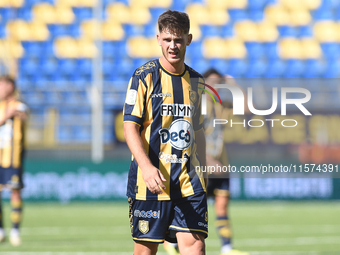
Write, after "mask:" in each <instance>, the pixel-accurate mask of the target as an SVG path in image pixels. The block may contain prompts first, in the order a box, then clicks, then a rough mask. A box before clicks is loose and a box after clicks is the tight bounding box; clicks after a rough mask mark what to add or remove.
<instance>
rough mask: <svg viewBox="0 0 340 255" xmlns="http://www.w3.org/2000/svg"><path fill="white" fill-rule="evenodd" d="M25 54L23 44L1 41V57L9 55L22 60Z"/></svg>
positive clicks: (6, 40) (9, 40)
mask: <svg viewBox="0 0 340 255" xmlns="http://www.w3.org/2000/svg"><path fill="white" fill-rule="evenodd" d="M24 53H25V50H24V48H23V47H22V45H21V43H20V42H18V41H17V40H13V39H5V40H0V55H1V57H4V56H6V55H9V56H10V57H12V58H22V57H23V55H24Z"/></svg>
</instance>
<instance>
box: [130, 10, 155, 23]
mask: <svg viewBox="0 0 340 255" xmlns="http://www.w3.org/2000/svg"><path fill="white" fill-rule="evenodd" d="M150 20H151V13H150V11H149V9H148V8H136V7H132V8H131V9H130V23H131V24H135V25H145V24H147V23H149V21H150Z"/></svg>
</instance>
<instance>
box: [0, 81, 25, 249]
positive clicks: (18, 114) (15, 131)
mask: <svg viewBox="0 0 340 255" xmlns="http://www.w3.org/2000/svg"><path fill="white" fill-rule="evenodd" d="M27 111H28V108H27V106H26V105H25V104H23V103H22V102H20V101H18V99H17V93H16V89H15V81H14V79H12V78H11V77H9V76H1V77H0V189H3V188H8V189H11V205H12V212H11V215H10V218H11V221H12V230H11V232H10V239H9V240H10V242H11V244H12V245H14V246H18V245H20V244H21V239H20V234H19V225H20V222H21V214H22V200H21V194H20V190H21V189H22V188H23V182H22V158H23V146H24V124H25V120H26V118H27ZM0 194H1V193H0ZM0 199H1V197H0ZM0 202H1V200H0ZM4 240H5V231H4V227H3V214H2V208H1V203H0V242H3V241H4Z"/></svg>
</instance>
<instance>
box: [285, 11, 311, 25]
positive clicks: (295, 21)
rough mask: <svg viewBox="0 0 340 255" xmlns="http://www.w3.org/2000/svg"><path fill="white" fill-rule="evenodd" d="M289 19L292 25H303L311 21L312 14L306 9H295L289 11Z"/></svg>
mask: <svg viewBox="0 0 340 255" xmlns="http://www.w3.org/2000/svg"><path fill="white" fill-rule="evenodd" d="M290 20H291V24H292V25H294V26H305V25H308V24H309V23H310V22H311V21H312V16H311V15H310V12H309V11H308V10H302V9H295V10H292V11H291V12H290Z"/></svg>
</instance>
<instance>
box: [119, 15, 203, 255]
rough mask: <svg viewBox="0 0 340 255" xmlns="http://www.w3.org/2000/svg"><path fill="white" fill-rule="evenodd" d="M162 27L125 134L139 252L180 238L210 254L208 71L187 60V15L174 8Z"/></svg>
mask: <svg viewBox="0 0 340 255" xmlns="http://www.w3.org/2000/svg"><path fill="white" fill-rule="evenodd" d="M158 29H159V34H158V35H157V40H158V44H159V45H160V46H161V49H162V54H163V56H162V57H161V58H160V59H156V60H152V61H149V62H148V63H146V64H145V65H143V66H142V67H140V68H138V69H137V70H136V71H135V73H134V75H133V76H132V78H131V79H130V83H129V87H128V91H127V97H126V101H125V106H124V136H125V139H126V142H127V144H128V146H129V148H130V150H131V153H132V155H133V159H132V162H131V166H130V171H129V177H128V191H127V196H128V197H129V204H130V212H129V213H130V227H131V232H132V237H133V240H134V241H135V247H134V254H135V255H140V254H143V255H151V254H156V252H157V249H158V244H159V243H163V242H164V240H165V239H166V240H168V241H171V242H176V241H178V245H179V250H180V252H181V254H185V255H191V254H192V255H203V254H205V241H204V239H205V238H206V237H207V236H208V211H207V197H206V180H205V179H204V177H203V174H202V173H201V172H198V173H195V169H196V166H204V167H205V166H206V164H205V163H206V162H205V161H206V159H205V158H206V155H205V153H206V149H205V136H204V131H203V121H204V118H203V116H202V115H201V111H200V110H199V109H201V107H200V102H201V94H202V91H203V85H202V84H199V82H201V83H203V77H202V76H201V75H200V74H198V73H197V72H196V71H194V70H193V69H191V68H190V67H189V66H187V65H185V63H184V58H185V52H186V47H187V46H188V45H190V43H191V40H192V35H191V34H189V29H190V21H189V17H188V15H187V14H186V13H182V12H178V11H170V10H168V11H166V12H164V13H163V14H161V15H160V16H159V19H158ZM199 88H201V89H199ZM176 239H177V240H176Z"/></svg>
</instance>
